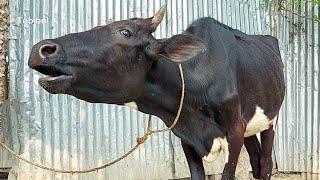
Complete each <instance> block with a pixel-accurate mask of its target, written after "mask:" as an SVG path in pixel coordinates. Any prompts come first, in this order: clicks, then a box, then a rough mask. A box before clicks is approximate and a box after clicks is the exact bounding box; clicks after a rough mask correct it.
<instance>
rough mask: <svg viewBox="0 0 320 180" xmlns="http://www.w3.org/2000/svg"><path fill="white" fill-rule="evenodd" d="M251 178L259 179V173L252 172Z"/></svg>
mask: <svg viewBox="0 0 320 180" xmlns="http://www.w3.org/2000/svg"><path fill="white" fill-rule="evenodd" d="M252 176H253V178H254V179H260V172H255V171H253V172H252Z"/></svg>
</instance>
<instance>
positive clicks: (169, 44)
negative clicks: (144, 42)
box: [158, 34, 206, 63]
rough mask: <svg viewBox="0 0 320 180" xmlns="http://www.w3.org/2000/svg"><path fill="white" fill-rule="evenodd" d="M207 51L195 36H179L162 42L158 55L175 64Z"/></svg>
mask: <svg viewBox="0 0 320 180" xmlns="http://www.w3.org/2000/svg"><path fill="white" fill-rule="evenodd" d="M205 50H206V46H205V44H204V42H203V41H202V40H200V39H199V38H197V37H195V36H193V35H187V34H178V35H174V36H172V37H171V38H169V39H167V40H165V41H164V42H162V43H161V45H160V49H159V51H158V54H159V55H160V56H163V57H166V58H168V59H170V60H172V61H173V62H176V63H181V62H184V61H187V60H189V59H191V58H193V57H195V56H196V55H198V54H200V53H202V52H204V51H205Z"/></svg>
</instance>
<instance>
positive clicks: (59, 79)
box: [34, 66, 73, 94]
mask: <svg viewBox="0 0 320 180" xmlns="http://www.w3.org/2000/svg"><path fill="white" fill-rule="evenodd" d="M34 69H35V70H37V71H38V72H40V73H41V74H43V75H44V76H43V77H41V78H39V84H40V86H42V87H43V88H44V89H45V90H47V91H48V92H50V93H53V94H56V93H65V92H66V90H67V89H68V88H69V87H70V85H71V82H72V80H73V76H72V75H71V73H68V72H66V71H63V70H61V69H58V68H56V67H54V66H37V67H34Z"/></svg>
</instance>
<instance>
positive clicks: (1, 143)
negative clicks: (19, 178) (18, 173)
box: [0, 64, 185, 174]
mask: <svg viewBox="0 0 320 180" xmlns="http://www.w3.org/2000/svg"><path fill="white" fill-rule="evenodd" d="M178 67H179V73H180V77H181V97H180V104H179V108H178V112H177V115H176V117H175V119H174V121H173V123H172V124H171V125H170V127H168V128H164V129H160V130H159V129H157V130H152V129H151V119H152V115H150V114H149V118H148V123H147V131H146V132H145V134H144V135H143V136H141V137H137V144H136V145H135V146H134V147H132V148H131V149H130V150H129V151H128V152H126V153H124V154H123V155H122V156H120V157H118V158H116V159H114V160H112V161H110V162H108V163H105V164H102V165H100V166H96V167H93V168H88V169H83V170H66V169H57V168H52V167H49V166H46V165H43V164H40V163H36V162H33V161H30V160H28V159H26V158H24V157H22V156H21V155H19V154H17V153H16V152H15V151H13V150H12V149H11V148H10V147H8V146H7V145H6V144H5V142H4V140H3V141H0V146H2V147H3V148H4V149H6V150H7V151H8V152H9V153H11V154H12V155H13V156H14V157H15V158H17V159H19V160H22V161H24V162H26V163H28V164H31V165H33V166H35V167H38V168H41V169H45V170H48V171H52V172H57V173H70V174H76V173H77V174H81V173H89V172H93V171H98V170H100V169H104V168H106V167H109V166H111V165H113V164H115V163H117V162H119V161H121V160H122V159H124V158H126V157H127V156H129V155H130V154H131V153H132V152H134V151H135V150H136V149H138V147H139V146H140V145H141V144H143V143H145V142H146V140H147V139H148V138H149V136H151V135H152V134H154V133H159V132H165V131H170V130H172V129H173V128H174V127H175V126H176V124H177V122H178V120H179V118H180V114H181V111H182V106H183V101H184V92H185V84H184V77H183V70H182V66H181V64H178Z"/></svg>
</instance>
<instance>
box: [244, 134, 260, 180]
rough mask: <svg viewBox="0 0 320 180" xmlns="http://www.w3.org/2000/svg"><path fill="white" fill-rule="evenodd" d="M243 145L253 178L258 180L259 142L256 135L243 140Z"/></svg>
mask: <svg viewBox="0 0 320 180" xmlns="http://www.w3.org/2000/svg"><path fill="white" fill-rule="evenodd" d="M244 145H245V147H246V149H247V151H248V154H249V157H250V164H251V167H252V171H253V177H254V178H256V179H260V170H261V168H260V152H261V147H260V142H259V140H258V138H257V136H256V135H253V136H250V137H247V138H244Z"/></svg>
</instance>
